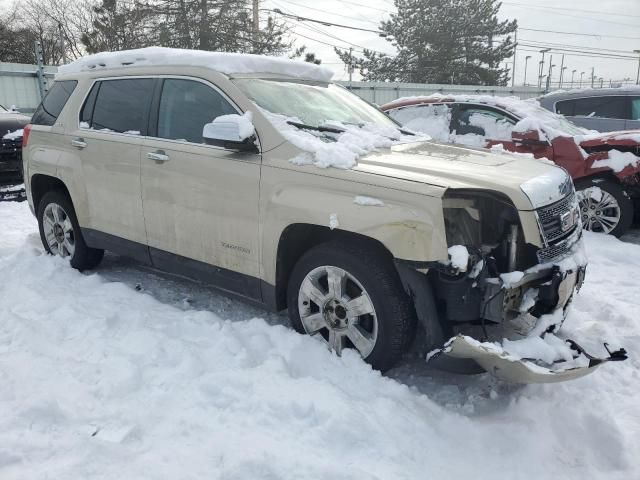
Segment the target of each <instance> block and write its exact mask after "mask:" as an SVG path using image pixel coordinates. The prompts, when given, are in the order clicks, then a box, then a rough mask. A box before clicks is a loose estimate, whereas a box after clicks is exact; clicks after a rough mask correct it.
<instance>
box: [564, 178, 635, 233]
mask: <svg viewBox="0 0 640 480" xmlns="http://www.w3.org/2000/svg"><path fill="white" fill-rule="evenodd" d="M589 187H598V188H600V189H601V190H603V191H604V192H606V193H608V194H609V195H611V196H612V197H613V198H614V199H615V200H616V202H617V203H618V207H619V209H620V219H619V221H618V223H617V225H616V226H615V227H614V228H613V229H612V230H611V231H609V232H604V233H609V234H611V235H614V236H616V237H620V236H622V235H624V234H625V233H626V232H627V230H629V227H631V224H632V223H633V215H634V208H633V201H632V200H631V198H630V197H629V194H627V192H626V191H625V189H624V188H623V187H622V186H621V185H620V184H619V183H617V182H615V181H613V180H606V179H602V178H585V179H583V180H578V181H577V182H576V190H577V191H578V192H579V191H581V190H585V189H587V188H589ZM585 208H588V207H587V205H586V204H585V203H584V202H581V204H580V215H581V217H582V219H583V221H582V223H583V227H584V229H585V230H592V231H596V232H597V231H600V232H602V230H601V229H600V227H599V225H598V224H597V223H596V224H595V226H594V228H589V225H588V224H587V223H586V222H585V214H586V213H587V212H585Z"/></svg>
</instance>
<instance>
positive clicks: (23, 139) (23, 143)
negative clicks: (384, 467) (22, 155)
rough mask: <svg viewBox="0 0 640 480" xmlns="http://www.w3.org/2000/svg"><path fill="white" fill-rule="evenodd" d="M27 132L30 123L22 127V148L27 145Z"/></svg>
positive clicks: (29, 129) (29, 128)
mask: <svg viewBox="0 0 640 480" xmlns="http://www.w3.org/2000/svg"><path fill="white" fill-rule="evenodd" d="M29 132H31V124H30V123H29V124H27V125H26V126H25V127H24V128H23V129H22V148H24V147H26V146H27V141H28V140H29Z"/></svg>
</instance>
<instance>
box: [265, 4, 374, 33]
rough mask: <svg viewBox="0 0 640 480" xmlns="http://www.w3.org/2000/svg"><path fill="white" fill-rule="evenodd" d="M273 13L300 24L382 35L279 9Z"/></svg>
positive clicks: (365, 29)
mask: <svg viewBox="0 0 640 480" xmlns="http://www.w3.org/2000/svg"><path fill="white" fill-rule="evenodd" d="M273 12H274V13H278V14H280V15H282V16H283V17H287V18H292V19H294V20H298V21H299V22H312V23H319V24H320V25H324V26H325V27H339V28H346V29H348V30H358V31H360V32H371V33H377V34H378V35H380V34H381V33H382V32H381V31H380V30H371V29H369V28H360V27H352V26H349V25H344V24H341V23H332V22H325V21H323V20H316V19H314V18H309V17H303V16H300V15H294V14H291V13H284V12H283V11H282V10H280V9H279V8H274V9H273Z"/></svg>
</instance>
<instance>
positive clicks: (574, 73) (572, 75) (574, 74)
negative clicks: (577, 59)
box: [571, 70, 577, 88]
mask: <svg viewBox="0 0 640 480" xmlns="http://www.w3.org/2000/svg"><path fill="white" fill-rule="evenodd" d="M576 72H577V70H572V71H571V88H573V77H575V76H576Z"/></svg>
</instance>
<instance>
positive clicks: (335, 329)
mask: <svg viewBox="0 0 640 480" xmlns="http://www.w3.org/2000/svg"><path fill="white" fill-rule="evenodd" d="M287 301H288V306H289V317H290V320H291V324H292V326H293V327H294V328H295V329H296V330H297V331H298V332H300V333H306V334H308V335H312V336H313V337H315V338H317V339H319V340H321V341H322V342H324V343H326V344H327V345H328V347H329V348H330V349H331V350H333V351H334V352H336V353H337V354H338V355H340V354H341V353H342V351H343V350H344V349H346V348H351V349H355V350H356V351H358V353H359V354H360V355H361V356H362V358H364V360H365V361H367V362H368V363H370V364H371V365H372V366H373V367H374V368H376V369H378V370H382V371H384V370H387V369H389V368H391V367H392V366H393V365H394V364H395V363H396V362H397V361H398V360H399V359H400V357H401V356H402V354H403V353H404V351H405V350H406V348H407V346H408V345H409V343H410V341H411V339H412V338H413V335H414V328H415V312H414V310H413V305H412V304H411V300H410V299H409V297H408V296H407V294H406V293H405V292H404V290H403V289H402V285H401V282H400V278H399V276H398V273H397V271H396V269H395V266H394V265H393V262H392V260H391V258H388V257H387V256H386V255H383V254H382V252H378V251H377V250H376V249H373V248H372V249H369V248H366V247H365V248H363V247H361V246H356V245H354V244H351V243H349V242H332V243H327V244H323V245H319V246H317V247H314V248H312V249H311V250H309V251H308V252H307V253H306V254H304V255H303V256H302V258H301V259H300V260H299V261H298V263H297V264H296V266H295V267H294V270H293V272H292V275H291V278H290V281H289V285H288V291H287Z"/></svg>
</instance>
